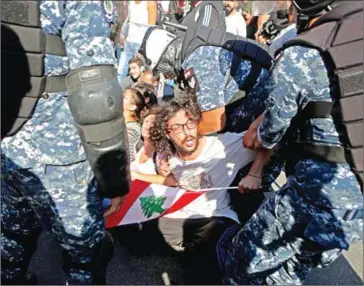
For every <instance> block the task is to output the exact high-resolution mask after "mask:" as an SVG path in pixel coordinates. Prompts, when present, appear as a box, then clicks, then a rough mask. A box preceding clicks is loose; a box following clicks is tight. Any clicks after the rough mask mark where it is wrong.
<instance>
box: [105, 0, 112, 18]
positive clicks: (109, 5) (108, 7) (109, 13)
mask: <svg viewBox="0 0 364 286" xmlns="http://www.w3.org/2000/svg"><path fill="white" fill-rule="evenodd" d="M103 7H104V10H105V17H106V19H107V20H109V21H110V20H111V19H112V16H113V12H114V3H113V2H112V1H111V0H104V1H103Z"/></svg>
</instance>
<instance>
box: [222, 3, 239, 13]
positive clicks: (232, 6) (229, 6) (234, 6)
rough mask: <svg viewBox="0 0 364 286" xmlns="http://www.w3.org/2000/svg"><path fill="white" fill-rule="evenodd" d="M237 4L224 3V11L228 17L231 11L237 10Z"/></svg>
mask: <svg viewBox="0 0 364 286" xmlns="http://www.w3.org/2000/svg"><path fill="white" fill-rule="evenodd" d="M238 5H239V2H238V1H237V0H236V1H228V0H226V1H225V9H226V12H227V14H228V15H229V14H230V13H231V12H232V11H234V10H235V9H237V8H238Z"/></svg>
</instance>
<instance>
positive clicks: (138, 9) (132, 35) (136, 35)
mask: <svg viewBox="0 0 364 286" xmlns="http://www.w3.org/2000/svg"><path fill="white" fill-rule="evenodd" d="M128 3H129V9H128V24H127V25H125V27H124V29H123V31H122V33H123V36H124V37H125V39H126V40H125V44H124V51H123V53H122V55H121V57H120V61H119V66H118V80H119V82H121V80H122V79H123V78H124V77H126V76H127V73H128V62H129V60H130V59H132V58H134V57H135V56H136V54H137V52H138V49H139V47H140V45H141V43H142V41H143V37H144V34H145V32H146V28H147V26H148V25H155V24H156V23H157V16H158V9H157V2H156V1H145V0H143V1H141V0H135V1H129V2H128Z"/></svg>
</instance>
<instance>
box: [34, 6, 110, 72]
mask: <svg viewBox="0 0 364 286" xmlns="http://www.w3.org/2000/svg"><path fill="white" fill-rule="evenodd" d="M41 10H42V21H46V22H47V23H51V24H52V25H50V26H51V27H52V28H53V29H54V32H53V34H58V35H60V36H61V37H62V40H63V42H64V43H65V47H66V51H67V56H68V60H69V63H70V67H71V69H72V70H74V69H78V68H81V67H86V66H93V65H114V64H115V56H114V50H113V45H112V42H111V40H110V38H109V36H110V24H109V23H108V22H107V15H106V14H107V11H105V7H104V6H103V4H102V1H43V2H42V3H41Z"/></svg>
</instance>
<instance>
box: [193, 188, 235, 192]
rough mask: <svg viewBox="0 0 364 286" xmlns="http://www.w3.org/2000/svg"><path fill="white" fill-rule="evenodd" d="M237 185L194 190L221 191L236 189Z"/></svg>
mask: <svg viewBox="0 0 364 286" xmlns="http://www.w3.org/2000/svg"><path fill="white" fill-rule="evenodd" d="M238 189H239V187H227V188H224V187H222V188H208V189H198V190H195V191H199V192H205V191H222V190H238Z"/></svg>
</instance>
